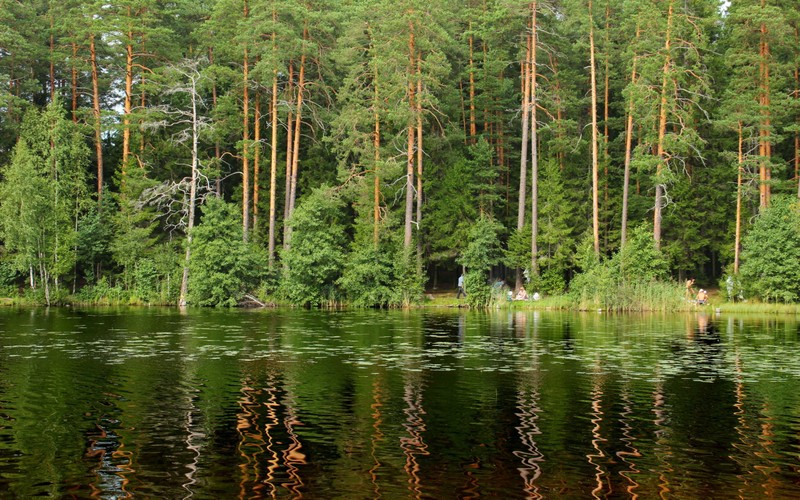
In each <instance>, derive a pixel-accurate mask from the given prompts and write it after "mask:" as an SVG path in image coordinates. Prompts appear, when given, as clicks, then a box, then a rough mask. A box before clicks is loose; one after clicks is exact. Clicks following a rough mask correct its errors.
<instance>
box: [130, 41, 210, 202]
mask: <svg viewBox="0 0 800 500" xmlns="http://www.w3.org/2000/svg"><path fill="white" fill-rule="evenodd" d="M208 63H209V65H211V66H213V65H214V49H213V48H212V47H209V48H208ZM142 86H143V88H142V106H144V75H142ZM211 104H212V105H213V106H214V109H216V108H217V82H216V79H214V80H212V82H211ZM142 149H144V139H142ZM221 157H222V153H221V151H220V146H219V139H214V159H215V160H216V161H215V164H216V165H219V164H220V160H221ZM215 193H216V195H217V196H218V197H219V196H222V179H220V176H219V175H218V176H217V179H216V189H215Z"/></svg>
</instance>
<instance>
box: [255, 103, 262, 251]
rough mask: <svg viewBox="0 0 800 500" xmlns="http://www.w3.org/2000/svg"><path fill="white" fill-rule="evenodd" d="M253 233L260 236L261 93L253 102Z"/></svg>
mask: <svg viewBox="0 0 800 500" xmlns="http://www.w3.org/2000/svg"><path fill="white" fill-rule="evenodd" d="M253 146H254V147H255V149H254V150H253V235H254V236H255V237H256V238H257V237H258V195H259V193H258V190H259V185H258V176H259V174H260V173H261V94H260V93H259V92H256V95H255V102H254V103H253Z"/></svg>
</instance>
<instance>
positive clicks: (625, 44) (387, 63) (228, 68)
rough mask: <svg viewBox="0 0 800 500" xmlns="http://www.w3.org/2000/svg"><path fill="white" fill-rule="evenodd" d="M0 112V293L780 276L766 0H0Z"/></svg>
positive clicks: (770, 18) (781, 169)
mask: <svg viewBox="0 0 800 500" xmlns="http://www.w3.org/2000/svg"><path fill="white" fill-rule="evenodd" d="M0 110H1V111H0V242H1V244H2V246H0V290H1V291H0V295H3V296H6V297H12V296H24V297H28V298H29V299H30V300H32V301H35V302H40V303H46V304H48V305H49V304H59V303H64V302H69V301H77V302H85V303H99V302H103V301H106V302H112V303H131V304H137V303H154V304H156V303H157V304H180V305H186V304H189V305H236V304H239V303H241V301H242V300H245V299H246V298H248V297H249V298H250V299H252V300H255V301H259V302H261V301H263V302H267V301H284V302H287V303H292V304H297V305H307V306H320V305H326V304H327V305H331V304H351V305H354V306H360V307H376V306H379V307H386V306H403V305H409V304H413V303H415V302H418V301H419V300H420V299H421V298H422V297H423V296H424V292H425V291H426V290H435V289H439V288H450V289H452V288H454V287H455V280H456V277H457V276H459V275H460V274H461V272H462V270H466V287H467V289H468V290H469V291H471V292H473V293H470V294H469V297H468V300H469V301H470V303H471V304H475V305H480V304H482V303H483V304H485V303H486V301H488V300H489V297H490V283H491V282H494V281H495V280H499V279H502V280H505V282H506V283H507V284H508V285H509V286H510V287H511V288H517V287H519V286H520V285H522V284H523V283H524V284H525V286H526V287H528V289H529V290H533V289H536V290H537V291H541V292H542V293H543V294H548V295H555V294H564V293H570V294H573V295H574V296H576V297H582V299H581V300H584V301H586V300H588V301H589V302H592V301H594V302H598V301H601V302H602V301H603V300H605V299H602V297H601V296H608V295H609V294H617V295H619V294H623V293H624V294H634V295H636V294H640V295H641V294H644V293H645V292H643V291H642V290H645V289H646V290H649V291H648V292H646V293H647V294H650V295H649V296H650V297H651V298H652V293H653V292H652V290H653V289H654V287H655V288H657V287H659V286H661V287H665V289H668V290H672V291H674V290H675V289H677V290H678V293H681V292H682V287H683V284H682V282H683V280H685V279H687V278H696V279H697V282H698V283H701V284H703V285H704V286H706V287H716V286H720V284H722V285H721V288H722V289H724V288H725V285H724V283H725V282H726V280H729V281H734V280H735V283H736V286H735V289H736V291H735V292H734V294H735V295H737V296H740V297H751V298H754V299H759V300H765V301H770V300H771V301H780V302H795V301H797V300H798V299H800V206H798V198H800V9H798V8H797V2H796V0H731V1H730V2H724V3H721V2H719V1H718V0H684V1H681V2H678V1H676V0H533V1H530V0H525V1H522V0H461V1H457V0H437V1H433V2H431V1H421V0H396V1H393V2H387V1H383V0H338V1H334V0H194V1H188V0H175V1H166V0H87V1H83V0H81V1H78V0H61V1H58V2H56V1H46V0H26V1H16V0H0ZM728 290H729V293H730V288H729V289H728ZM665 293H667V292H665ZM587 297H589V299H587ZM598 297H601V298H598ZM729 298H733V297H729ZM576 300H578V299H576Z"/></svg>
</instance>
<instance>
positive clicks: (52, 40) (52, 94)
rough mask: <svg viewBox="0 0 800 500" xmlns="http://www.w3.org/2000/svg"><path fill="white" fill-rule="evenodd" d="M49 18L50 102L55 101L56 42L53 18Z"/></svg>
mask: <svg viewBox="0 0 800 500" xmlns="http://www.w3.org/2000/svg"><path fill="white" fill-rule="evenodd" d="M49 17H50V102H53V101H55V100H56V54H55V52H56V47H55V45H56V40H55V34H54V30H55V28H54V26H53V16H52V14H51V15H50V16H49Z"/></svg>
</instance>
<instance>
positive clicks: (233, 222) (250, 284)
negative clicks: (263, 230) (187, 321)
mask: <svg viewBox="0 0 800 500" xmlns="http://www.w3.org/2000/svg"><path fill="white" fill-rule="evenodd" d="M192 238H193V241H192V253H191V258H190V261H189V291H188V295H189V302H190V303H191V304H196V305H201V306H235V305H237V304H238V303H239V300H240V299H242V297H243V296H244V295H245V293H247V292H248V291H249V290H252V289H254V288H255V287H256V286H257V284H258V282H259V279H260V277H261V274H262V268H261V264H260V263H261V262H264V261H265V260H264V259H259V258H258V256H259V251H258V250H257V249H256V248H255V247H254V246H253V245H249V244H247V243H245V242H244V241H243V238H242V224H241V217H240V212H239V209H238V207H236V206H235V205H233V204H230V203H226V202H224V201H223V200H221V199H219V198H208V199H207V200H206V202H205V204H204V205H203V218H202V220H201V223H200V224H199V225H198V226H197V227H195V228H194V230H193V232H192Z"/></svg>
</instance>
